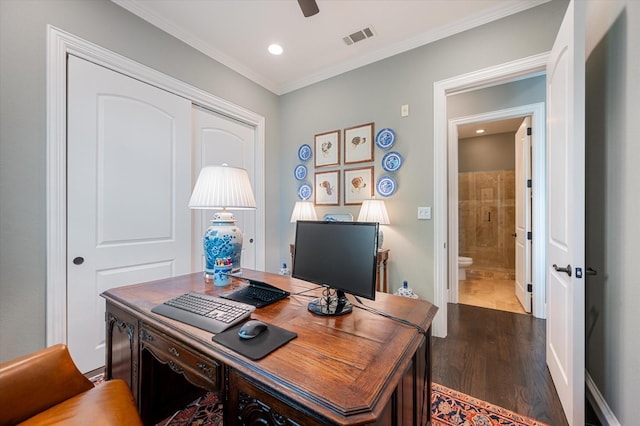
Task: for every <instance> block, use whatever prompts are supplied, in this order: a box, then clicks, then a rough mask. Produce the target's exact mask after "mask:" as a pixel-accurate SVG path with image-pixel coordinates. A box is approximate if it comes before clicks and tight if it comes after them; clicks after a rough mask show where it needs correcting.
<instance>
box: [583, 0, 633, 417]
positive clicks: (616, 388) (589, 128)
mask: <svg viewBox="0 0 640 426" xmlns="http://www.w3.org/2000/svg"><path fill="white" fill-rule="evenodd" d="M639 34H640V2H637V1H635V0H616V1H608V2H602V1H590V2H589V3H588V8H587V63H586V110H585V113H586V129H585V130H586V182H585V184H586V238H587V240H586V257H587V264H586V266H590V267H592V268H593V269H595V270H597V271H598V275H596V276H587V279H586V283H585V285H586V301H587V305H586V312H585V314H586V333H587V335H586V346H587V348H586V368H587V371H588V373H589V375H590V376H591V377H592V379H593V381H594V383H595V384H596V386H597V388H598V390H599V392H600V393H601V394H602V395H603V396H604V398H605V400H606V401H607V403H608V405H609V407H610V408H611V410H612V411H613V414H614V415H615V416H616V418H617V419H618V421H619V422H620V424H623V425H630V424H637V423H638V416H640V405H639V404H638V395H640V332H639V331H638V325H639V324H640V309H638V302H639V301H640V278H638V277H639V275H638V270H637V265H638V259H637V257H638V253H640V250H638V244H639V242H640V224H639V223H638V219H639V218H640V199H639V196H638V195H639V194H640V167H638V160H639V159H640V144H639V143H638V141H639V140H640V120H639V119H638V117H639V115H638V111H640V101H639V99H640V81H639V80H638V76H640V55H638V53H639V51H638V42H639V41H640V39H639V37H638V35H639Z"/></svg>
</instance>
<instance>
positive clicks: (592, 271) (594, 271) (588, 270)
mask: <svg viewBox="0 0 640 426" xmlns="http://www.w3.org/2000/svg"><path fill="white" fill-rule="evenodd" d="M585 274H587V275H598V271H596V270H595V269H593V268H589V267H587V270H586V271H585Z"/></svg>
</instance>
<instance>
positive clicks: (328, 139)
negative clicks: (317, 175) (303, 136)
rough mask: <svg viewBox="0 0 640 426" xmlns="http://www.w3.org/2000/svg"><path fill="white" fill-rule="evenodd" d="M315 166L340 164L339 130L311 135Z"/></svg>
mask: <svg viewBox="0 0 640 426" xmlns="http://www.w3.org/2000/svg"><path fill="white" fill-rule="evenodd" d="M313 149H314V152H315V160H316V167H327V166H337V165H339V164H340V130H332V131H330V132H325V133H319V134H317V135H315V136H314V137H313Z"/></svg>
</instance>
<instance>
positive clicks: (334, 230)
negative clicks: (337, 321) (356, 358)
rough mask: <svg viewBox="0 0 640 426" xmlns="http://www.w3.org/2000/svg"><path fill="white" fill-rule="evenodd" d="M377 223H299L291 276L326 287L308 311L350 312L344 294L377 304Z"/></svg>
mask: <svg viewBox="0 0 640 426" xmlns="http://www.w3.org/2000/svg"><path fill="white" fill-rule="evenodd" d="M377 256H378V223H376V222H321V221H298V222H297V224H296V238H295V252H294V256H293V271H292V274H291V275H292V276H293V277H294V278H299V279H302V280H305V281H310V282H313V283H316V284H321V285H323V286H325V287H326V288H325V290H324V292H323V297H321V298H319V299H316V300H314V301H312V302H311V303H310V304H309V310H311V311H312V312H314V313H317V314H320V315H341V314H345V313H348V312H350V310H351V303H350V302H349V301H348V300H347V299H346V297H345V296H344V293H349V294H353V295H356V296H362V297H365V298H367V299H371V300H375V296H376V267H377Z"/></svg>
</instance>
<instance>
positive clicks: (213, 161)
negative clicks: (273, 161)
mask: <svg viewBox="0 0 640 426" xmlns="http://www.w3.org/2000/svg"><path fill="white" fill-rule="evenodd" d="M255 132H256V131H255V128H254V127H252V126H250V125H248V124H245V123H242V122H239V121H237V120H234V119H231V118H228V117H225V116H223V115H220V114H216V113H214V112H212V111H208V110H206V109H203V108H199V107H194V108H193V143H194V148H193V153H194V158H195V161H194V164H195V167H194V170H193V173H194V175H193V181H194V183H195V180H196V178H197V176H198V173H200V169H201V168H202V167H204V166H213V165H220V164H223V163H226V164H228V165H230V166H234V167H241V168H243V169H246V170H247V173H248V174H249V179H250V180H251V184H252V186H253V192H254V195H256V197H257V196H258V194H257V193H256V175H255V169H256V166H255V161H256V154H255V149H256V147H255V145H256V134H255ZM232 213H233V215H234V216H235V218H236V225H238V227H239V228H240V229H241V230H242V235H243V237H242V239H243V244H242V265H241V266H242V267H243V268H249V269H256V247H257V243H256V228H257V222H256V220H257V214H256V211H255V210H234V211H232ZM193 214H194V222H193V223H194V224H195V226H194V227H193V228H194V229H193V232H194V234H193V241H194V247H193V252H194V253H196V254H198V255H194V265H193V269H194V270H197V271H203V270H204V267H205V260H204V255H203V247H202V236H203V235H204V232H205V230H206V229H207V228H208V227H209V223H210V220H211V219H212V218H213V211H211V210H194V211H193Z"/></svg>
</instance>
